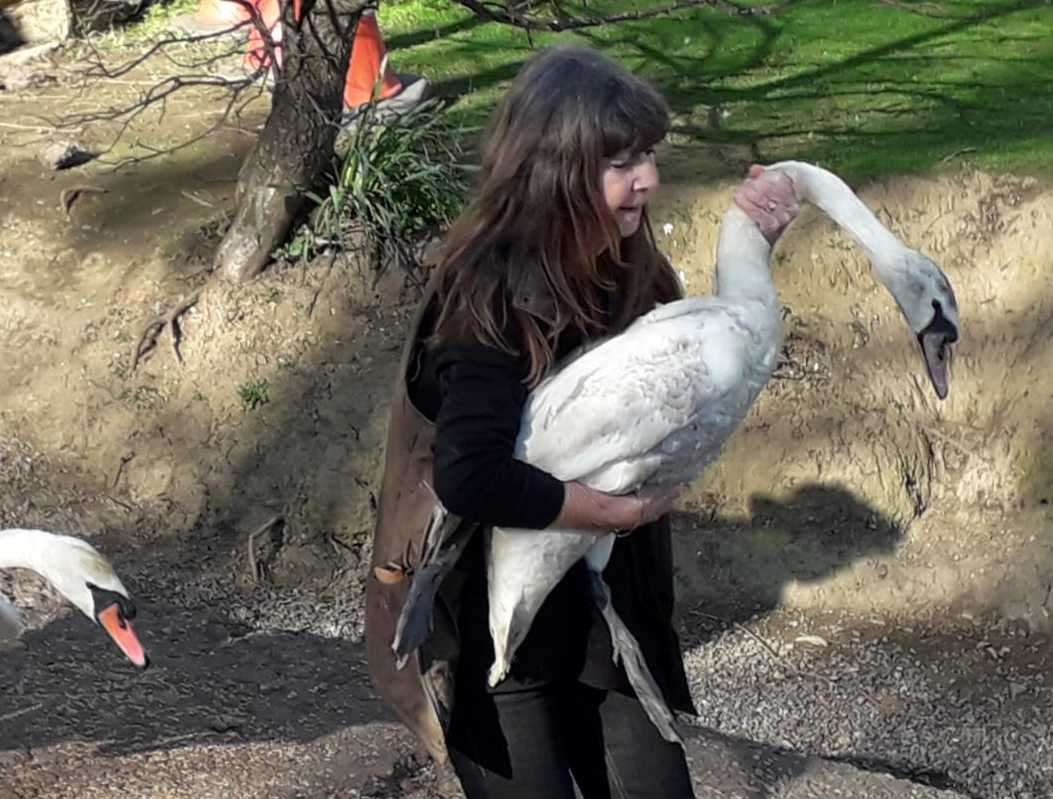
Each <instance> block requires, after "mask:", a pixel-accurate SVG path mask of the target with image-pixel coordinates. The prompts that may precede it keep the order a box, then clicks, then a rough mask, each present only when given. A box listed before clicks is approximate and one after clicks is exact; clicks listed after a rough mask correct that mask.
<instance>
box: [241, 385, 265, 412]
mask: <svg viewBox="0 0 1053 799" xmlns="http://www.w3.org/2000/svg"><path fill="white" fill-rule="evenodd" d="M238 397H240V398H241V404H242V405H243V406H244V407H245V410H247V411H254V410H256V409H257V408H258V407H260V406H261V405H266V404H267V403H268V402H270V401H271V397H270V387H269V386H268V385H267V381H266V380H253V381H251V382H249V383H242V384H241V385H240V386H238Z"/></svg>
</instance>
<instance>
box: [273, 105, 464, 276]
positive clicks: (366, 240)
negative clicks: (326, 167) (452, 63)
mask: <svg viewBox="0 0 1053 799" xmlns="http://www.w3.org/2000/svg"><path fill="white" fill-rule="evenodd" d="M460 141H461V137H460V135H459V132H458V131H457V130H456V129H455V128H454V127H453V126H452V125H451V124H450V122H449V119H448V117H447V116H446V111H445V108H444V106H443V104H442V103H441V102H440V101H438V100H428V101H426V102H424V103H421V104H420V105H418V106H416V107H415V108H412V109H410V110H408V111H406V112H405V113H403V114H400V115H398V116H394V117H393V118H383V117H381V116H380V112H379V111H378V107H377V106H376V105H375V104H370V105H369V106H367V107H366V108H364V109H363V110H362V111H361V112H360V113H359V117H358V118H357V120H356V121H355V123H354V126H353V127H351V128H350V129H349V130H346V131H342V133H341V136H340V137H339V138H338V140H337V152H338V153H339V154H340V155H339V159H338V162H337V164H336V168H335V170H334V174H333V179H332V183H331V185H330V186H329V188H328V191H327V193H326V194H325V195H324V196H319V195H317V194H313V193H311V194H309V195H308V196H309V197H310V198H311V199H312V200H313V201H314V202H315V203H316V204H317V206H316V208H315V209H314V210H313V212H312V213H311V215H310V218H309V220H308V222H307V223H306V224H305V225H304V226H303V227H302V228H301V229H300V230H299V231H298V233H297V234H296V235H295V236H294V237H293V239H292V241H291V242H290V243H289V244H287V245H286V246H285V247H284V248H283V250H282V251H281V252H280V253H278V254H279V255H284V256H285V257H292V258H297V257H299V258H307V259H310V258H314V257H316V256H318V255H320V254H322V253H325V252H331V251H334V250H337V251H354V250H360V249H362V248H363V247H364V248H365V249H366V251H367V252H368V253H369V254H370V256H371V262H372V264H373V267H374V268H375V269H376V271H377V273H378V274H379V273H380V272H381V271H382V270H383V269H384V268H386V267H387V266H388V265H392V264H394V265H398V266H400V267H402V268H403V269H406V270H410V271H412V270H413V269H414V268H416V267H417V266H418V265H419V263H418V261H419V256H418V251H419V249H420V245H421V244H422V242H426V241H427V240H428V239H429V238H430V237H432V236H434V235H435V234H437V233H438V232H440V231H441V230H443V229H444V228H445V227H446V226H447V225H449V223H450V222H451V221H452V220H453V219H454V217H455V216H456V215H457V213H458V212H459V211H460V209H461V206H462V204H463V202H464V197H465V195H466V193H467V170H466V167H465V165H464V164H463V163H462V159H463V150H462V147H461V143H460Z"/></svg>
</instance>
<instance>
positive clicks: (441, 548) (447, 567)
mask: <svg viewBox="0 0 1053 799" xmlns="http://www.w3.org/2000/svg"><path fill="white" fill-rule="evenodd" d="M475 530H476V525H475V524H470V523H467V522H463V521H462V520H461V519H460V517H458V516H454V515H452V514H450V513H447V511H446V510H445V508H443V507H442V505H441V504H438V503H436V506H435V511H434V512H433V513H432V517H431V521H430V522H429V524H428V530H427V532H426V533H425V536H424V546H423V547H422V549H423V556H422V558H421V561H420V563H419V564H417V566H416V568H415V569H414V571H413V576H412V578H411V580H410V587H409V593H408V594H407V595H406V601H405V602H404V603H403V605H402V612H401V613H399V620H398V624H397V625H396V626H395V638H394V640H393V641H392V643H391V649H392V651H393V652H394V653H395V665H396V667H397V668H399V669H401V668H402V667H403V666H405V665H406V661H408V660H409V657H410V655H412V654H413V653H414V652H416V651H417V649H419V648H420V646H421V644H423V643H424V642H425V641H426V640H427V639H428V636H430V635H431V631H432V620H433V616H434V610H435V597H436V595H437V594H438V592H439V587H440V586H441V585H442V583H443V580H445V579H446V576H447V575H448V574H449V573H450V572H451V571H452V570H453V567H454V566H456V565H457V561H458V560H460V558H461V555H462V554H463V553H464V549H465V547H466V546H467V545H468V541H469V540H470V539H471V536H472V534H473V533H474V532H475Z"/></svg>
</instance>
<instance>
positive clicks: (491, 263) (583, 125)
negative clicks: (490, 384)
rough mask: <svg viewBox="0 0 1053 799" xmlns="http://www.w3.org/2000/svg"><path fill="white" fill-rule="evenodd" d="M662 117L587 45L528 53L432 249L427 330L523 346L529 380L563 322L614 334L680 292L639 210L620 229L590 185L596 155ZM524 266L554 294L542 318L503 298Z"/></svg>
mask: <svg viewBox="0 0 1053 799" xmlns="http://www.w3.org/2000/svg"><path fill="white" fill-rule="evenodd" d="M668 129H669V111H668V107H667V106H666V104H665V101H664V100H663V99H662V97H661V96H660V95H659V94H658V93H657V92H656V91H655V90H654V89H653V88H652V87H651V86H650V85H648V84H647V83H646V82H644V81H643V80H641V79H640V78H637V77H636V76H634V75H632V74H631V73H629V72H628V71H627V70H625V69H624V68H623V67H621V66H620V65H618V64H617V63H615V62H614V61H612V60H610V59H609V58H607V57H606V56H604V55H602V54H600V53H598V52H596V51H594V50H590V49H587V48H582V47H566V46H563V47H556V48H552V49H549V50H546V51H543V52H542V53H540V54H538V55H537V56H535V57H534V58H532V59H531V60H530V61H529V62H527V64H526V65H525V66H524V68H523V69H522V70H521V71H520V73H519V74H518V75H517V77H516V79H515V80H514V81H513V83H512V85H511V87H510V88H509V90H508V92H507V93H506V94H505V96H504V98H503V99H502V101H501V102H500V104H499V105H498V107H497V109H496V111H495V112H494V114H493V116H492V118H491V120H490V124H489V128H488V131H487V135H486V137H485V140H484V145H483V150H482V169H481V171H480V177H479V185H478V189H477V192H476V194H475V197H474V200H473V201H472V202H471V203H470V204H469V205H468V207H467V208H466V209H465V210H464V212H463V213H462V214H461V215H460V217H459V218H458V219H457V220H456V221H455V222H454V224H453V225H452V226H451V228H450V231H449V233H448V234H447V236H446V239H445V241H444V244H443V246H442V248H441V249H440V250H439V253H438V256H437V258H436V264H435V265H436V268H437V269H438V270H439V273H440V274H439V277H438V288H437V299H438V308H439V312H438V317H437V320H436V322H435V327H434V331H435V332H434V334H433V335H432V337H431V342H432V343H435V342H437V341H442V340H444V339H449V338H452V337H458V336H465V335H469V336H472V337H474V338H475V339H477V340H478V341H480V342H482V343H485V344H488V345H490V346H493V347H496V348H498V349H500V350H503V351H505V352H510V353H513V354H521V353H525V354H526V355H527V356H528V357H529V360H530V370H529V376H528V378H527V381H528V383H530V384H531V385H533V384H535V383H536V382H537V381H538V380H540V378H541V377H542V376H543V374H544V372H545V370H546V369H547V368H548V367H549V366H550V365H551V363H552V361H553V357H554V347H555V344H556V341H557V339H558V337H559V336H560V334H561V333H563V332H564V331H565V330H567V329H568V328H570V329H576V330H577V331H578V332H580V333H581V334H582V335H583V336H589V337H592V336H597V335H603V334H605V333H609V332H616V331H618V330H620V329H622V328H624V327H625V326H626V325H627V324H628V323H629V322H631V321H632V320H633V319H635V318H636V317H637V316H639V315H640V314H641V313H645V312H646V311H648V310H650V309H651V308H652V307H653V306H654V304H655V302H656V301H661V302H665V301H669V300H671V299H675V298H676V297H678V296H680V287H679V283H678V281H677V278H676V274H675V273H674V271H673V269H672V267H671V266H670V265H669V263H668V261H667V260H666V259H665V258H664V257H663V256H662V255H661V253H659V252H658V249H657V247H656V246H655V241H654V234H653V232H652V230H651V225H650V222H649V220H648V218H647V215H646V210H645V211H644V215H643V218H642V221H641V224H640V228H639V230H637V232H636V233H634V234H633V235H632V236H630V237H628V238H626V239H622V238H621V235H620V233H619V231H618V226H617V223H616V221H615V219H614V216H613V214H612V213H611V212H610V210H609V209H608V208H607V204H606V202H605V200H604V197H603V190H602V185H601V181H602V172H601V168H602V163H603V159H605V158H611V157H613V156H614V155H616V154H618V153H622V152H626V151H627V152H629V153H631V154H637V153H642V152H644V151H646V150H648V149H650V148H651V147H653V146H654V145H655V144H657V143H658V142H659V141H661V140H662V139H663V138H664V137H665V135H666V133H667V131H668ZM598 244H599V245H600V246H597V245H598ZM604 244H605V245H606V246H603V245H604ZM529 270H534V271H535V275H534V276H536V277H537V278H538V279H537V280H536V281H534V282H535V284H536V285H539V286H541V287H543V288H545V289H547V291H548V292H549V293H550V294H551V297H552V300H553V301H554V309H553V314H552V316H553V319H552V320H551V323H547V322H542V321H541V320H540V319H539V318H538V317H537V316H535V315H533V314H531V313H529V312H527V311H525V310H524V309H522V308H520V307H517V306H516V305H514V304H513V303H512V301H511V298H512V288H513V287H514V286H516V285H518V283H519V281H520V280H521V279H522V278H523V276H524V273H525V272H527V271H529ZM538 272H539V273H540V274H537V273H538Z"/></svg>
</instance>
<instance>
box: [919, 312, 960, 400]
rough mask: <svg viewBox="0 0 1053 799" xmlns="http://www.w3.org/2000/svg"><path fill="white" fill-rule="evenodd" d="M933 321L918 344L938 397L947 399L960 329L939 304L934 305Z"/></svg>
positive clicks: (923, 332)
mask: <svg viewBox="0 0 1053 799" xmlns="http://www.w3.org/2000/svg"><path fill="white" fill-rule="evenodd" d="M932 307H933V310H934V311H935V313H934V314H933V317H932V321H931V322H929V324H928V326H926V328H925V329H924V330H922V331H921V332H920V333H918V344H920V345H921V355H922V357H923V358H924V359H925V368H926V370H927V371H928V373H929V380H930V381H931V382H932V387H933V389H934V390H935V391H936V396H937V397H939V398H940V399H941V400H942V399H947V394H948V392H949V391H950V388H951V361H952V360H953V359H954V343H955V342H956V341H957V340H958V328H957V327H955V326H954V323H953V322H951V321H950V320H949V319H948V318H947V317H946V316H944V315H943V309H942V308H941V307H940V304H939V303H938V302H934V303H933V304H932Z"/></svg>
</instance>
